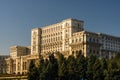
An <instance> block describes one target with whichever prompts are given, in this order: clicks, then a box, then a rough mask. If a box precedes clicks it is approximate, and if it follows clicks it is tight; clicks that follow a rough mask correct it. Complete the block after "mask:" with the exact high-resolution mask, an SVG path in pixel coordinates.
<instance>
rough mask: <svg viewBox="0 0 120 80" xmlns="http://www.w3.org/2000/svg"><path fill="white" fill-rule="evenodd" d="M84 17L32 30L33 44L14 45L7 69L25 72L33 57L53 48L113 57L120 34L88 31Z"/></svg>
mask: <svg viewBox="0 0 120 80" xmlns="http://www.w3.org/2000/svg"><path fill="white" fill-rule="evenodd" d="M83 25H84V21H82V20H77V19H71V18H70V19H66V20H63V21H61V22H59V23H56V24H52V25H49V26H45V27H42V28H34V29H32V31H31V46H30V47H21V46H13V47H11V49H10V50H11V52H10V57H9V58H8V59H6V61H7V66H8V67H7V73H9V74H12V73H15V74H25V73H26V72H27V70H28V66H29V62H30V60H31V59H34V60H36V63H37V61H38V60H39V56H43V58H47V56H48V55H49V54H51V53H54V52H61V53H62V54H63V55H64V56H65V57H68V56H69V55H75V56H76V53H82V54H83V55H84V56H85V57H86V56H89V55H91V54H94V55H96V56H98V57H105V58H112V57H114V56H115V54H116V53H119V52H120V37H115V36H112V35H107V34H103V33H95V32H89V31H86V30H85V29H84V28H83Z"/></svg>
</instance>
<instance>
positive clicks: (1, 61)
mask: <svg viewBox="0 0 120 80" xmlns="http://www.w3.org/2000/svg"><path fill="white" fill-rule="evenodd" d="M8 57H9V56H8V55H0V74H5V73H6V69H7V64H6V61H5V59H6V58H8Z"/></svg>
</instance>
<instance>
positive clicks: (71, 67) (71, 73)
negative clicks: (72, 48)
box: [67, 55, 76, 80]
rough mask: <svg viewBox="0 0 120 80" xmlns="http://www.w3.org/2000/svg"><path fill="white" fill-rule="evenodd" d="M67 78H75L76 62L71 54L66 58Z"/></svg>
mask: <svg viewBox="0 0 120 80" xmlns="http://www.w3.org/2000/svg"><path fill="white" fill-rule="evenodd" d="M67 73H68V74H67V80H76V62H75V58H74V56H73V55H70V56H69V57H68V59H67Z"/></svg>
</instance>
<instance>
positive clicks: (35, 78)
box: [28, 60, 39, 80]
mask: <svg viewBox="0 0 120 80" xmlns="http://www.w3.org/2000/svg"><path fill="white" fill-rule="evenodd" d="M28 80H39V72H38V68H37V67H36V66H35V62H34V61H33V60H31V62H30V65H29V71H28Z"/></svg>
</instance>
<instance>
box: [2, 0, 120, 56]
mask: <svg viewBox="0 0 120 80" xmlns="http://www.w3.org/2000/svg"><path fill="white" fill-rule="evenodd" d="M67 18H76V19H79V20H84V27H85V29H86V30H88V31H94V32H102V33H106V34H112V35H115V36H120V0H0V55H6V54H9V53H10V50H9V47H10V46H13V45H21V46H29V45H30V42H31V29H32V28H35V27H41V26H44V25H49V24H53V23H56V22H59V21H61V20H63V19H67Z"/></svg>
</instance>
